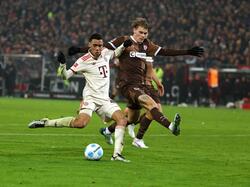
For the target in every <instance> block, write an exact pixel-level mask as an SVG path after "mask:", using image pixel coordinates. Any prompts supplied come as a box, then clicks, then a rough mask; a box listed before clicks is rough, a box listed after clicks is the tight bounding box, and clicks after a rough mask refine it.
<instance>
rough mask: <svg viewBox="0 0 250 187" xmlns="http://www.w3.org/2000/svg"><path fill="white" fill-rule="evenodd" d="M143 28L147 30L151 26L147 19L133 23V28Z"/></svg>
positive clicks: (140, 19) (138, 19) (137, 19)
mask: <svg viewBox="0 0 250 187" xmlns="http://www.w3.org/2000/svg"><path fill="white" fill-rule="evenodd" d="M139 26H140V27H143V28H145V29H149V24H148V22H147V20H146V19H145V18H141V17H139V18H136V19H135V20H134V21H133V22H132V27H133V28H137V27H139Z"/></svg>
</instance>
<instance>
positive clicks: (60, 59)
mask: <svg viewBox="0 0 250 187" xmlns="http://www.w3.org/2000/svg"><path fill="white" fill-rule="evenodd" d="M57 61H58V62H60V63H61V64H65V63H66V58H65V56H64V54H63V52H62V51H59V52H58V56H57Z"/></svg>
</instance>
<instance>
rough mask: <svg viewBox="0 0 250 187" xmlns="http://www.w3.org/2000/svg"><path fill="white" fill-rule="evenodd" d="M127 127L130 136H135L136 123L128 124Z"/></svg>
mask: <svg viewBox="0 0 250 187" xmlns="http://www.w3.org/2000/svg"><path fill="white" fill-rule="evenodd" d="M127 129H128V134H129V136H130V137H131V138H135V131H134V129H135V125H134V124H129V125H128V126H127Z"/></svg>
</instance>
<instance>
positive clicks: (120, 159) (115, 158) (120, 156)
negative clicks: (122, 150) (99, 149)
mask: <svg viewBox="0 0 250 187" xmlns="http://www.w3.org/2000/svg"><path fill="white" fill-rule="evenodd" d="M111 161H121V162H130V160H126V159H125V157H124V156H122V155H121V154H119V153H117V154H115V155H113V156H112V157H111Z"/></svg>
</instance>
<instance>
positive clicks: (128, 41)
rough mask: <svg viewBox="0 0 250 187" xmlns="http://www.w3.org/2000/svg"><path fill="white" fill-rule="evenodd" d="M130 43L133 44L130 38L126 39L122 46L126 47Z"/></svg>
mask: <svg viewBox="0 0 250 187" xmlns="http://www.w3.org/2000/svg"><path fill="white" fill-rule="evenodd" d="M132 44H133V42H132V41H131V40H130V39H127V40H125V41H124V43H123V46H124V47H125V48H127V47H129V46H131V45H132Z"/></svg>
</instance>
